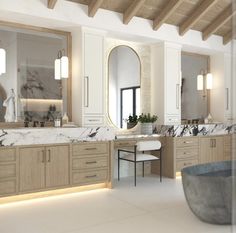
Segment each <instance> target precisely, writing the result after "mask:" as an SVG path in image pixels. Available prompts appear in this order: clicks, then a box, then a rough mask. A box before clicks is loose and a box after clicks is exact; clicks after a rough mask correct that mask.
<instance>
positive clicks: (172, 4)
mask: <svg viewBox="0 0 236 233" xmlns="http://www.w3.org/2000/svg"><path fill="white" fill-rule="evenodd" d="M182 2H183V0H170V1H169V2H168V3H167V4H166V6H165V7H164V9H163V10H162V11H161V13H160V14H159V15H158V16H157V17H156V18H155V19H154V21H153V30H158V29H159V28H160V27H161V25H162V24H163V23H165V22H166V20H167V19H168V18H169V17H170V16H171V15H172V14H173V13H174V11H175V10H176V9H177V8H178V7H179V6H180V4H181V3H182Z"/></svg>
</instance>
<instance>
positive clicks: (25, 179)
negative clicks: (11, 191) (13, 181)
mask: <svg viewBox="0 0 236 233" xmlns="http://www.w3.org/2000/svg"><path fill="white" fill-rule="evenodd" d="M19 156H20V179H19V180H20V192H26V191H32V190H39V189H42V188H44V187H45V149H44V147H32V148H20V150H19Z"/></svg>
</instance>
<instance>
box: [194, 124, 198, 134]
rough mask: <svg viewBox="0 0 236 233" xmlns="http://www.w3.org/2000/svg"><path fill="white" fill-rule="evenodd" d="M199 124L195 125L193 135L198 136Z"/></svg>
mask: <svg viewBox="0 0 236 233" xmlns="http://www.w3.org/2000/svg"><path fill="white" fill-rule="evenodd" d="M198 131H199V130H198V126H197V125H196V126H193V136H197V135H198Z"/></svg>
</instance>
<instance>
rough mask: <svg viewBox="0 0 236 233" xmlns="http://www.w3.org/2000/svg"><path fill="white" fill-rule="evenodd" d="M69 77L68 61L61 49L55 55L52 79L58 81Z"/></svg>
mask: <svg viewBox="0 0 236 233" xmlns="http://www.w3.org/2000/svg"><path fill="white" fill-rule="evenodd" d="M68 77H69V59H68V57H67V56H66V55H65V50H64V49H62V50H60V51H59V52H58V54H57V59H56V60H55V62H54V78H55V79H56V80H60V79H62V78H68Z"/></svg>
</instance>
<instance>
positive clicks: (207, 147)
mask: <svg viewBox="0 0 236 233" xmlns="http://www.w3.org/2000/svg"><path fill="white" fill-rule="evenodd" d="M212 146H213V144H212V139H211V138H207V137H203V138H200V163H210V162H212Z"/></svg>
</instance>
